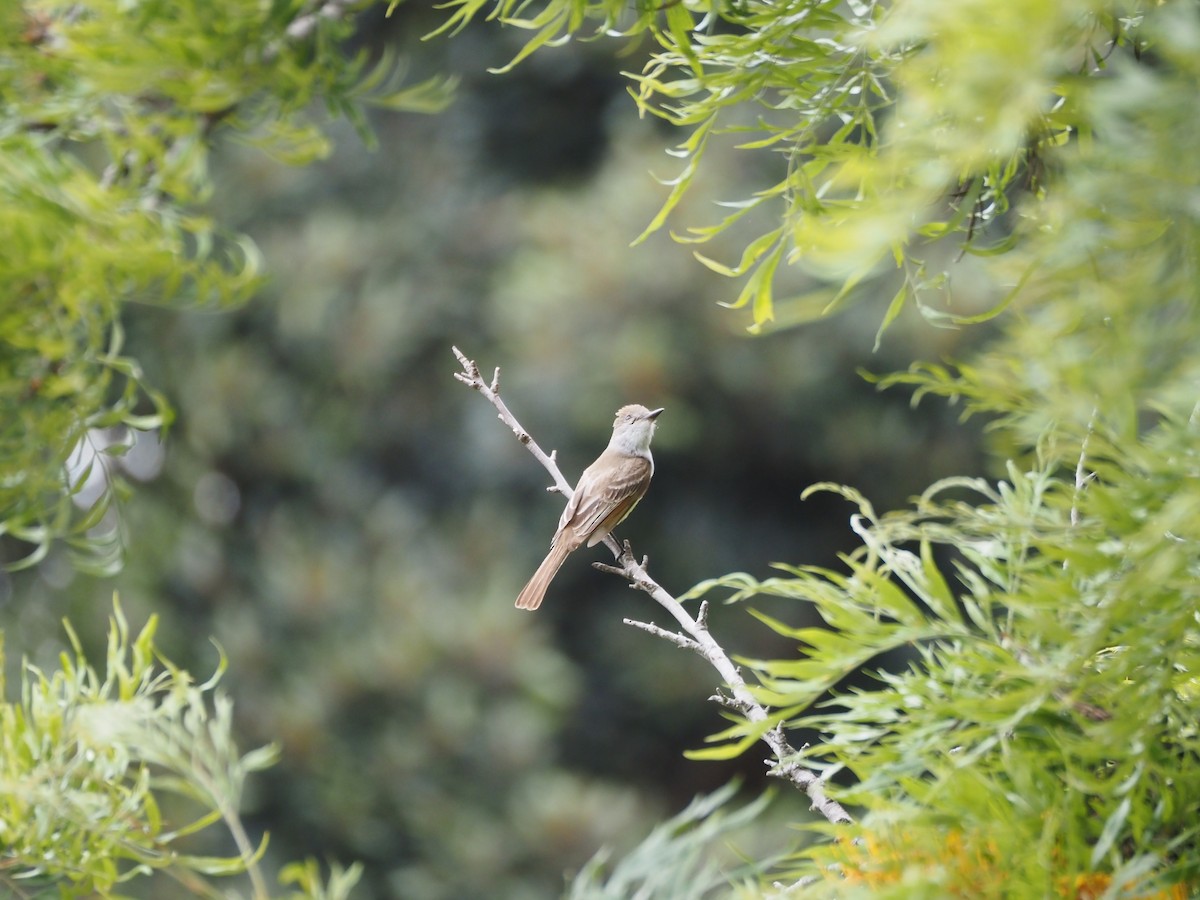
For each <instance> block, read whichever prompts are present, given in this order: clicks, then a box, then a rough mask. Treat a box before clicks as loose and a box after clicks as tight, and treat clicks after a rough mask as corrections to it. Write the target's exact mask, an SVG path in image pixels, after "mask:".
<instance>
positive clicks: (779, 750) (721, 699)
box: [452, 347, 854, 824]
mask: <svg viewBox="0 0 1200 900" xmlns="http://www.w3.org/2000/svg"><path fill="white" fill-rule="evenodd" d="M452 349H453V350H454V355H455V357H456V358H457V359H458V362H459V364H460V365H461V366H462V369H463V371H462V372H456V373H454V377H455V378H457V379H458V380H459V381H461V382H462V383H463V384H466V385H468V386H469V387H471V388H473V389H474V390H477V391H479V393H481V394H483V396H484V397H485V398H487V400H488V401H489V402H490V403H491V404H492V405H493V406H494V407H496V409H497V411H498V415H499V418H500V421H502V422H504V424H505V425H507V426H508V427H509V428H510V429H512V432H513V434H515V435H516V436H517V440H519V441H520V442H521V443H522V444H524V445H525V447H526V448H527V449H528V450H529V452H530V453H532V454H533V455H534V457H535V458H536V459H537V461H538V462H539V463H541V464H542V467H543V468H544V469H546V471H547V472H549V473H550V476H551V477H552V478H553V479H554V485H555V487H556V488H557V489H558V490H559V491H560V492H561V493H562V494H563V495H564V496H565V497H567V498H568V499H569V498H570V497H571V496H572V494H573V493H574V491H573V489H572V487H571V485H570V483H569V482H568V481H567V480H566V478H564V477H563V474H562V472H560V471H559V468H558V464H557V463H556V462H555V460H554V456H553V454H551V455H547V454H546V453H544V452H543V451H542V449H541V448H540V447H539V446H538V445H537V443H536V442H535V441H534V440H533V438H532V437H530V436H529V433H528V432H527V431H526V430H525V429H524V428H522V427H521V424H520V423H519V422H518V421H517V419H516V417H515V416H514V415H513V414H512V413H511V412H510V411H509V409H508V407H507V406H506V405H505V403H504V401H503V400H502V399H500V394H499V389H498V384H499V378H500V370H499V369H497V370H496V375H495V377H494V378H493V379H492V383H491V384H490V385H489V384H488V383H486V382H485V381H484V380H483V378H482V377H481V376H480V374H479V366H477V365H476V364H475V361H474V360H471V359H468V358H467V356H466V355H465V354H463V353H462V352H461V351H460V350H459V349H458V348H457V347H454V348H452ZM604 544H605V546H607V547H608V549H609V550H610V551H612V554H613V556H614V558H615V559H616V565H609V564H607V563H593V564H592V565H593V566H595V567H596V568H597V569H600V570H601V571H603V572H608V573H610V574H613V575H619V576H620V577H622V578H624V579H625V580H626V581H628V582H629V586H630V587H632V588H636V589H637V590H640V591H643V592H644V593H646V594H649V595H650V597H651V598H653V600H654V601H655V602H656V603H657V604H658V605H659V606H661V607H662V608H663V609H664V610H666V611H667V612H668V613H669V614H670V615H671V617H672V618H674V619H675V621H676V622H678V623H679V626H680V628H681V629H682V633H677V632H672V631H668V630H667V629H665V628H661V627H659V626H658V625H654V624H652V623H649V622H640V621H637V620H631V619H626V620H625V622H626V624H628V625H632V626H633V627H635V628H640V629H641V630H642V631H646V632H649V633H650V634H653V635H654V636H655V637H659V638H662V639H663V640H666V641H669V642H670V643H672V644H675V645H676V646H677V647H684V648H686V649H689V650H693V651H695V652H696V653H698V654H700V656H702V657H704V659H705V660H706V661H707V662H708V663H709V665H711V666H712V667H713V668H714V669H716V670H717V674H718V675H720V677H721V679H722V680H723V681H724V682H725V685H726V687H727V688H728V690H729V694H728V695H725V694H723V693H721V692H719V691H718V693H717V694H716V695H714V697H712V698H710V699H712V700H714V701H715V702H717V703H720V704H721V705H723V706H726V707H728V708H730V709H735V710H737V711H738V712H739V713H741V714H742V715H744V716H745V717H746V718H747V719H749V720H750V721H751V722H765V721H767V720H768V719H770V718H771V713H770V711H769V710H768V709H767V708H766V707H764V706H763V705H762V704H761V703H759V702H758V700H756V699H755V697H754V694H753V693H752V692H751V690H750V688H749V687H748V686H747V684H746V681H745V679H744V678H742V674H741V671H740V670H739V669H738V667H737V666H735V665H734V664H733V662H732V660H730V659H729V656H728V655H727V654H726V653H725V650H724V648H722V647H721V645H720V644H718V643H717V641H716V640H715V639H714V638H713V636H712V634H711V633H710V632H709V629H708V604H707V602H704V603H701V604H700V609H699V611H698V614H697V617H696V618H692V616H691V614H690V613H689V612H688V611H687V610H686V609H685V608H684V607H683V604H681V603H680V602H679V601H678V600H677V599H676V598H675V597H674V596H673V595H672V594H671V593H669V592H668V591H667V590H665V589H664V588H663V587H662V586H661V585H660V584H659V583H658V582H656V581H655V580H654V579H653V578H651V577H650V573H649V572H648V571H647V570H646V569H647V565H648V564H649V558H648V557H643V558H642V560H641V561H640V562H639V561H638V560H637V559H636V557H634V555H633V549H632V548H631V547H630V545H629V542H628V541H625V542H624V543H623V544H618V543H617V541H616V540H615V539H614V538H613V537H612V535H609V536H608V537H606V538H605V539H604ZM762 740H763V741H764V742H765V743H766V744H767V745H768V746H769V747H770V748H771V752H772V754H773V755H774V759H772V760H769V761H768V764H769V765H770V766H771V768H770V770H769V772H770V774H771V775H774V776H776V777H779V778H783V779H784V780H786V781H790V782H792V783H793V784H794V785H796V786H797V787H798V788H800V789H801V790H802V791H804V792H805V793H806V794H807V795H808V798H809V800H810V801H811V804H812V809H814V810H816V811H817V812H819V813H820V814H821V815H823V816H824V817H825V818H826V819H828V820H829V821H830V822H833V823H834V824H850V823H851V822H853V821H854V820H853V819H852V818H851V817H850V814H849V813H847V812H846V810H845V809H844V808H843V807H842V806H841V804H839V803H838V802H837V801H836V800H832V799H830V798H829V797H827V796H826V795H825V784H824V781H823V780H822V778H821V777H820V776H819V775H818V774H817V773H816V772H814V771H812V770H811V769H808V768H805V766H804V765H803V764H802V763H801V762H800V761H799V754H798V753H797V752H796V749H795V748H794V747H792V746H791V744H789V743H788V741H787V737H786V736H785V734H784V731H783V723H782V722H779V723H777V724H776V726H775V727H774V728H771V729H769V730H768V731H766V732H765V733H764V734H763V736H762Z"/></svg>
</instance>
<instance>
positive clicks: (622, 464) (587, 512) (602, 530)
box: [516, 403, 663, 610]
mask: <svg viewBox="0 0 1200 900" xmlns="http://www.w3.org/2000/svg"><path fill="white" fill-rule="evenodd" d="M662 411H663V410H662V408H661V407H660V408H659V409H647V408H646V407H645V406H641V405H640V404H637V403H633V404H630V405H629V406H622V407H621V408H620V409H618V410H617V416H616V419H615V420H614V421H613V432H612V438H610V439H609V442H608V447H606V448H605V450H604V452H603V453H601V454H600V455H599V456H598V457H597V458H596V461H595V462H594V463H592V464H591V465H590V466H588V467H587V468H586V469H584V470H583V474H582V475H580V476H579V483H578V484H577V485H576V486H575V491H574V493H573V494H572V495H571V499H570V500H568V501H567V507H566V509H564V510H563V514H562V517H561V518H560V519H559V520H558V529H557V530H556V531H555V532H554V537H553V539H552V540H551V541H550V552H549V553H548V554H546V558H545V559H544V560H542V564H541V565H540V566H538V567H537V571H536V572H534V573H533V577H532V578H530V579H529V583H528V584H526V585H525V587H524V588H523V589H522V590H521V593H520V594H519V595H518V596H517V604H516V605H517V609H528V610H535V609H537V608H538V607H539V606H541V605H542V599H543V598H544V597H545V596H546V589H547V588H548V587H549V586H550V582H551V581H552V580H553V579H554V576H555V575H556V574H557V573H558V570H559V568H561V567H562V564H563V560H565V559H566V558H567V555H568V554H569V553H571V552H572V551H573V550H576V549H578V548H579V547H580V546H581V545H582V544H583V543H584V542H585V541H586V542H587V545H588V546H589V547H593V546H595V545H596V544H598V543H600V541H602V540H604V539H605V538H606V537H608V535H609V533H611V532H612V530H613V529H614V528H616V527H617V526H618V525H619V524H621V522H623V521H624V520H625V517H626V516H628V515H629V513H630V512H632V511H633V508H634V507H635V506H637V504H638V501H639V500H641V499H642V497H643V496H645V494H646V489H647V488H648V487H650V478H651V476H652V475H653V474H654V457H653V456H651V455H650V439H651V438H652V437H653V436H654V428H655V422H656V421H657V419H658V416H659V414H660V413H662Z"/></svg>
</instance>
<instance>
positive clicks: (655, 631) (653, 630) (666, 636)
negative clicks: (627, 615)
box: [618, 570, 700, 650]
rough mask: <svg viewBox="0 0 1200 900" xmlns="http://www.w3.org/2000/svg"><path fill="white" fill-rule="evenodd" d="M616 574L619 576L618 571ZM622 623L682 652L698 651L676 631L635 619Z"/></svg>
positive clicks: (690, 640)
mask: <svg viewBox="0 0 1200 900" xmlns="http://www.w3.org/2000/svg"><path fill="white" fill-rule="evenodd" d="M618 574H620V571H619V570H618ZM622 621H623V622H624V623H625V624H626V625H632V626H633V627H634V628H640V629H642V631H646V632H649V633H650V634H652V635H654V636H655V637H660V638H662V639H663V640H664V641H668V642H670V643H672V644H674V645H675V646H676V647H682V648H683V649H684V650H699V649H700V645H699V644H697V643H696V642H695V641H693V640H692V639H691V638H690V637H688V636H687V635H685V634H680V633H679V632H677V631H667V629H665V628H659V627H658V626H657V625H655V624H654V623H653V622H639V621H638V620H637V619H622Z"/></svg>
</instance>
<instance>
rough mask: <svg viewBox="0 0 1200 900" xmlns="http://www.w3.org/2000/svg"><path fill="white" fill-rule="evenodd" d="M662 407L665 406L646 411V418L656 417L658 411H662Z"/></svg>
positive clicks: (663, 407)
mask: <svg viewBox="0 0 1200 900" xmlns="http://www.w3.org/2000/svg"><path fill="white" fill-rule="evenodd" d="M664 409H666V407H665V406H660V407H659V408H658V409H652V410H650V412H648V413H646V418H647V419H650V420H651V421H653V420H654V419H657V418H658V414H659V413H660V412H662V411H663V410H664Z"/></svg>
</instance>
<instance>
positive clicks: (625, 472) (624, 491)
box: [555, 452, 654, 548]
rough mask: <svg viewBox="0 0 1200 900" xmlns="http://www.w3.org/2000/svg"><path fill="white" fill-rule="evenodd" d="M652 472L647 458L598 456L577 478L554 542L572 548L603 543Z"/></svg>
mask: <svg viewBox="0 0 1200 900" xmlns="http://www.w3.org/2000/svg"><path fill="white" fill-rule="evenodd" d="M653 471H654V467H653V466H652V465H651V463H650V461H649V460H647V459H642V458H641V457H638V456H625V455H624V454H621V455H620V456H609V454H608V453H607V452H605V453H602V454H601V455H600V458H599V459H597V460H596V461H595V462H594V463H592V464H591V465H590V466H588V468H587V469H586V470H585V471H584V473H583V475H581V476H580V478H579V484H578V485H577V486H576V488H575V494H574V496H573V497H572V498H571V502H570V503H568V504H567V508H566V509H564V510H563V515H562V518H561V519H560V520H559V523H558V534H556V535H555V542H557V541H558V540H560V539H561V540H566V541H569V542H570V545H571V546H572V548H574V547H578V546H579V545H580V544H582V543H583V542H584V541H587V543H588V546H589V547H591V546H592V545H593V544H596V543H598V542H599V541H602V540H604V537H605V536H606V535H607V534H608V533H609V532H610V531H611V530H612V529H614V528H616V527H617V525H618V524H619V523H620V522H621V521H622V520H623V519H624V518H625V517H626V516H627V515H629V513H630V512H631V511H632V510H633V508H634V507H635V506H637V503H638V501H639V500H641V499H642V497H643V496H644V495H645V493H646V488H647V487H649V486H650V476H651V474H652V473H653Z"/></svg>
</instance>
